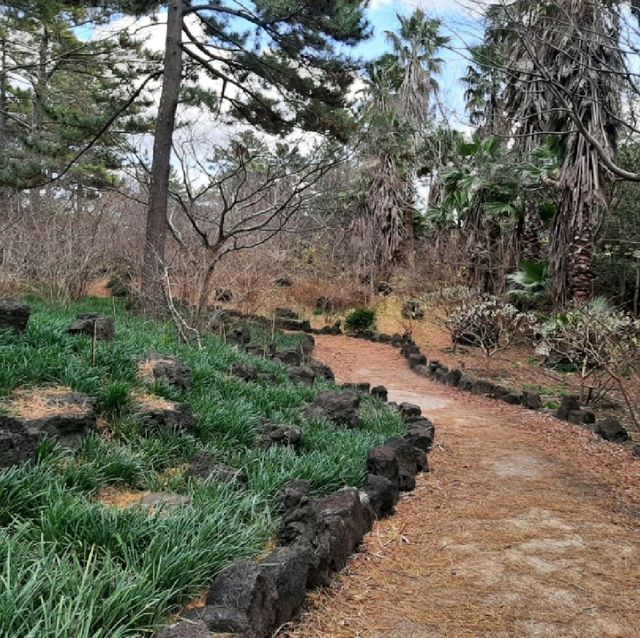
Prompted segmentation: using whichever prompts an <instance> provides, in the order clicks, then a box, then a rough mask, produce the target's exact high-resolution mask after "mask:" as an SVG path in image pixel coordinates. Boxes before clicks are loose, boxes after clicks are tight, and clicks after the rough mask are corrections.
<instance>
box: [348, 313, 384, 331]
mask: <svg viewBox="0 0 640 638" xmlns="http://www.w3.org/2000/svg"><path fill="white" fill-rule="evenodd" d="M344 325H345V326H346V328H347V330H353V331H354V332H364V331H365V330H374V329H375V327H376V311H375V310H373V309H372V308H356V309H355V310H352V311H351V312H350V313H349V314H348V315H347V316H346V317H345V320H344Z"/></svg>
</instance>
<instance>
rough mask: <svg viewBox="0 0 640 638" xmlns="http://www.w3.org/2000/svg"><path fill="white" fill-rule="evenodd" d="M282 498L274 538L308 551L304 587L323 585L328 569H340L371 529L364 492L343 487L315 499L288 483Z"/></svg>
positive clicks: (369, 508)
mask: <svg viewBox="0 0 640 638" xmlns="http://www.w3.org/2000/svg"><path fill="white" fill-rule="evenodd" d="M288 489H289V491H290V493H289V495H288V496H286V497H285V498H284V499H283V501H288V502H289V504H290V507H288V508H286V509H285V512H284V515H283V517H282V524H281V527H280V531H279V534H278V539H279V541H280V542H281V543H282V544H283V545H301V546H303V547H307V548H309V550H310V556H311V561H310V564H309V573H308V576H307V586H308V587H317V586H319V585H326V584H327V583H328V581H329V574H330V573H331V572H332V571H338V570H340V569H342V568H343V567H344V566H345V564H346V562H347V558H348V557H349V556H350V555H351V553H352V552H353V550H354V549H355V548H356V547H357V545H358V544H359V543H360V542H361V541H362V538H363V537H364V535H365V534H366V533H367V532H368V531H369V530H370V529H371V525H372V522H373V510H372V509H371V506H370V505H369V502H368V498H367V496H366V494H364V493H363V494H361V493H360V492H359V491H358V490H357V489H355V488H343V489H341V490H338V491H337V492H334V493H333V494H330V495H329V496H325V497H323V498H319V499H311V498H309V497H308V496H307V495H306V494H304V493H303V492H298V491H297V490H296V489H295V488H293V487H292V486H288Z"/></svg>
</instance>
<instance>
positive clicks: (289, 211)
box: [169, 134, 345, 316]
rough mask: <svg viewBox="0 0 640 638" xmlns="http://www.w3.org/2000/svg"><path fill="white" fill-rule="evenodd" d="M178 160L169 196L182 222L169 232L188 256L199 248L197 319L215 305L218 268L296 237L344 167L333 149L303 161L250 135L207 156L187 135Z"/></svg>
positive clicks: (315, 151)
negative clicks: (326, 182) (286, 236)
mask: <svg viewBox="0 0 640 638" xmlns="http://www.w3.org/2000/svg"><path fill="white" fill-rule="evenodd" d="M174 154H175V156H176V157H177V158H178V159H179V162H180V172H181V176H180V177H181V179H180V180H177V182H178V186H177V187H175V188H171V189H170V191H171V192H170V195H171V199H172V200H173V201H174V202H175V203H176V204H177V206H178V211H179V212H181V213H182V215H181V216H179V215H177V214H174V215H171V216H170V217H169V228H170V231H171V233H172V235H173V237H174V239H175V240H176V242H177V244H178V246H179V247H180V248H181V249H182V250H183V251H187V252H188V251H193V247H194V246H195V247H196V251H195V253H194V254H196V255H198V257H197V259H198V260H199V271H200V273H201V279H200V282H199V291H198V298H197V302H196V304H197V314H198V316H200V315H202V313H203V312H204V310H205V309H206V307H207V305H208V303H209V300H210V298H211V294H212V290H213V284H214V273H215V271H216V268H217V265H218V263H219V262H220V260H221V259H223V258H224V257H225V256H226V255H228V254H230V253H232V252H240V251H248V250H251V249H255V248H257V247H259V246H262V245H264V244H266V243H267V242H269V241H271V240H272V239H273V238H275V237H277V236H278V235H280V234H282V233H285V232H291V231H292V230H293V228H292V222H293V221H294V220H297V219H299V218H307V217H311V216H312V215H313V214H314V212H315V211H314V210H313V209H314V206H316V205H317V204H318V203H319V202H320V200H321V199H322V197H323V195H324V194H325V193H324V192H323V187H322V184H321V179H322V177H324V176H325V175H327V174H328V173H329V172H330V171H331V170H332V169H334V168H335V167H336V166H337V165H339V164H340V163H342V162H343V161H344V160H345V156H344V154H342V153H338V152H336V151H335V149H332V148H330V147H327V146H323V145H320V146H317V147H313V148H311V149H309V150H308V151H306V152H305V153H300V152H299V151H298V150H297V149H296V148H295V147H293V148H291V147H288V146H286V145H284V144H278V145H277V146H276V148H275V149H272V148H270V147H269V145H267V144H266V143H262V142H259V141H258V140H257V139H256V138H255V137H254V136H252V135H250V134H248V135H247V134H245V135H242V136H240V137H239V138H236V139H235V140H233V141H232V142H231V143H230V144H229V145H228V146H213V147H211V148H207V149H206V150H205V149H203V147H202V145H201V144H200V143H199V141H198V140H197V138H196V137H194V136H193V135H188V136H187V137H186V139H185V140H184V141H183V142H182V143H180V144H175V145H174ZM203 154H204V155H205V156H206V157H207V158H208V159H207V160H206V161H204V160H202V159H200V158H201V157H203Z"/></svg>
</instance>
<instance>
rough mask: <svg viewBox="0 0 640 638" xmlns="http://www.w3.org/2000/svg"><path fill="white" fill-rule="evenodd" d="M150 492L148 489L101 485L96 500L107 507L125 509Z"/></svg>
mask: <svg viewBox="0 0 640 638" xmlns="http://www.w3.org/2000/svg"><path fill="white" fill-rule="evenodd" d="M149 494H151V492H149V491H142V492H141V491H139V490H137V491H133V490H127V489H122V488H116V487H103V488H102V489H101V490H100V492H98V494H97V496H96V501H97V502H98V503H101V504H102V505H106V506H108V507H115V508H116V509H126V508H128V507H132V506H134V505H138V504H139V503H140V501H141V500H142V499H143V498H144V497H145V496H148V495H149Z"/></svg>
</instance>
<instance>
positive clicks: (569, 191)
mask: <svg viewBox="0 0 640 638" xmlns="http://www.w3.org/2000/svg"><path fill="white" fill-rule="evenodd" d="M620 5H621V3H617V2H606V1H604V0H600V1H597V0H592V1H589V2H585V1H584V0H554V1H553V2H552V1H551V0H515V1H513V2H506V0H503V2H501V3H500V5H499V6H500V8H499V11H498V10H496V13H499V14H500V18H501V21H502V23H501V24H500V25H499V26H496V27H494V28H495V29H496V35H495V38H496V39H497V40H498V41H499V42H500V44H501V46H502V47H503V55H504V59H506V60H509V61H510V62H509V63H508V64H506V65H505V67H504V68H503V71H504V72H505V77H506V78H507V79H506V81H505V86H504V90H503V104H504V108H505V111H506V112H507V113H508V117H509V119H510V121H512V122H513V126H512V132H513V135H514V139H516V140H522V142H520V143H521V144H523V148H525V150H526V149H527V147H528V150H531V149H532V148H535V147H536V145H537V144H538V142H537V141H536V139H537V138H538V137H539V136H540V134H541V133H551V134H554V135H557V136H559V137H560V147H561V161H560V167H559V173H558V178H557V180H556V182H555V187H556V189H557V193H558V200H559V205H558V212H557V214H556V216H555V219H554V223H553V230H552V238H551V242H550V249H549V251H550V252H549V260H550V265H551V271H552V277H553V289H554V297H555V300H556V302H557V303H560V304H564V303H566V302H567V301H569V300H571V299H573V300H576V301H580V302H583V301H586V300H588V299H589V298H590V297H591V294H592V280H593V254H594V245H595V232H596V229H597V227H598V226H599V223H600V218H601V216H602V214H603V212H604V210H605V209H606V206H607V203H608V198H607V189H606V184H607V181H608V180H609V177H610V175H609V174H608V172H607V171H606V170H605V169H604V168H603V161H602V153H604V154H605V157H609V158H611V159H613V156H614V152H615V141H616V131H617V129H618V127H619V122H620V117H619V115H620V110H621V109H620V103H621V100H620V94H621V82H622V80H621V78H622V77H623V74H624V62H623V60H622V56H621V53H620V46H619V39H620V27H619V11H621V8H620ZM588 138H591V139H592V140H595V141H596V143H597V145H598V146H599V149H597V148H596V147H595V146H594V145H593V144H591V143H589V142H588V141H587V139H588Z"/></svg>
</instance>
